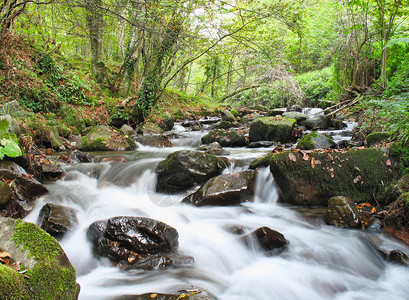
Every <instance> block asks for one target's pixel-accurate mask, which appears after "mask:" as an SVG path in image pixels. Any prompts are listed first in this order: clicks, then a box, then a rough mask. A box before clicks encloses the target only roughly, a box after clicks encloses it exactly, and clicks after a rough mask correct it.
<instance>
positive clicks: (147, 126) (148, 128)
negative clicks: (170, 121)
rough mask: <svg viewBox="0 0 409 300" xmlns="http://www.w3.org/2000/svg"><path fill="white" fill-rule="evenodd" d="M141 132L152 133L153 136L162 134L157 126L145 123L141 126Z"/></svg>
mask: <svg viewBox="0 0 409 300" xmlns="http://www.w3.org/2000/svg"><path fill="white" fill-rule="evenodd" d="M142 131H143V133H154V134H159V133H162V132H163V130H162V128H160V127H159V126H158V125H156V124H155V123H152V122H146V123H145V124H143V126H142Z"/></svg>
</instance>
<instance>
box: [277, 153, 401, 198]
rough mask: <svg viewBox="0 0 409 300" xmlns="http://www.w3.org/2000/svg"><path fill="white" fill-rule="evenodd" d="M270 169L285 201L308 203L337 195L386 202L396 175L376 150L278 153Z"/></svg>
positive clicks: (390, 164) (388, 159)
mask: <svg viewBox="0 0 409 300" xmlns="http://www.w3.org/2000/svg"><path fill="white" fill-rule="evenodd" d="M271 172H272V173H273V175H274V178H275V180H276V181H277V183H278V185H279V186H280V188H281V190H282V191H283V196H284V199H285V201H287V202H289V203H295V204H301V205H307V206H310V205H326V204H327V203H328V199H329V198H330V197H333V196H339V195H343V196H347V197H349V198H351V199H352V200H353V201H354V202H370V203H372V204H374V205H377V204H379V203H383V202H385V201H386V199H387V197H388V196H389V195H388V193H389V190H390V189H389V185H390V184H391V183H392V182H393V181H394V180H395V179H396V178H397V176H398V172H397V171H396V168H395V167H394V163H393V162H392V161H391V160H390V158H389V157H388V155H387V154H386V153H384V152H382V151H381V150H377V149H360V150H350V151H348V152H339V151H337V152H335V151H334V152H318V151H315V152H311V153H304V154H303V153H301V152H296V151H294V152H282V153H277V154H274V155H273V157H272V159H271Z"/></svg>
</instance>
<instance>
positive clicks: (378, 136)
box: [366, 132, 391, 146]
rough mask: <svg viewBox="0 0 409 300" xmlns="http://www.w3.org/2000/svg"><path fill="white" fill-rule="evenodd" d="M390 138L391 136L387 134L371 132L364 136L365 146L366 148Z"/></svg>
mask: <svg viewBox="0 0 409 300" xmlns="http://www.w3.org/2000/svg"><path fill="white" fill-rule="evenodd" d="M390 137H391V134H390V133H389V132H373V133H370V134H368V135H367V136H366V144H367V145H368V146H373V145H376V144H378V143H380V142H382V141H385V140H387V139H389V138H390Z"/></svg>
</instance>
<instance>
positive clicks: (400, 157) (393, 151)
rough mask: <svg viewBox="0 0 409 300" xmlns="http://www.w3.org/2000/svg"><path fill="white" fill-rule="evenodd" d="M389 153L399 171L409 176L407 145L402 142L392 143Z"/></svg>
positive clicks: (408, 149)
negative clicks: (396, 163)
mask: <svg viewBox="0 0 409 300" xmlns="http://www.w3.org/2000/svg"><path fill="white" fill-rule="evenodd" d="M389 153H390V155H391V156H392V157H393V158H394V159H395V160H396V161H397V162H398V167H399V171H400V172H401V173H402V174H409V145H408V144H406V143H404V142H397V143H394V144H393V145H392V146H391V148H390V151H389Z"/></svg>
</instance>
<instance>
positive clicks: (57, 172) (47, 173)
mask: <svg viewBox="0 0 409 300" xmlns="http://www.w3.org/2000/svg"><path fill="white" fill-rule="evenodd" d="M39 169H40V171H41V173H42V174H43V176H44V178H45V179H49V180H58V179H60V178H61V177H62V176H63V175H64V170H63V169H62V168H61V166H60V164H59V163H57V162H54V161H51V160H50V161H49V162H48V163H40V164H39Z"/></svg>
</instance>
